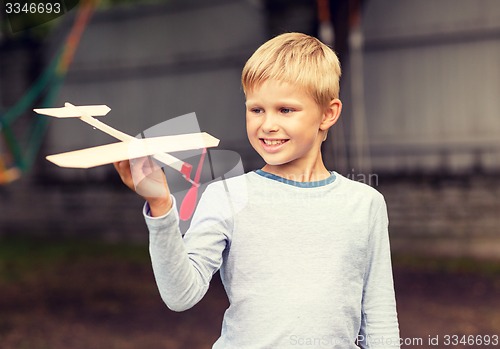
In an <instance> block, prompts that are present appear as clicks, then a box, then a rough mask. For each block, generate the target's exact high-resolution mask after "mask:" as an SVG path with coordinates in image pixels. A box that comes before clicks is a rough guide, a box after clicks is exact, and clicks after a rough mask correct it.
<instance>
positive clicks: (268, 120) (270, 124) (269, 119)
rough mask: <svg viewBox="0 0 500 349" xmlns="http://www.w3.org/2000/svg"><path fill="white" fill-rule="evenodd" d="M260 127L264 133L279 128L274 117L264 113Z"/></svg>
mask: <svg viewBox="0 0 500 349" xmlns="http://www.w3.org/2000/svg"><path fill="white" fill-rule="evenodd" d="M261 129H262V131H263V132H265V133H271V132H276V131H278V130H279V126H278V123H277V122H276V118H274V117H273V116H272V115H266V116H265V117H264V120H263V121H262V125H261Z"/></svg>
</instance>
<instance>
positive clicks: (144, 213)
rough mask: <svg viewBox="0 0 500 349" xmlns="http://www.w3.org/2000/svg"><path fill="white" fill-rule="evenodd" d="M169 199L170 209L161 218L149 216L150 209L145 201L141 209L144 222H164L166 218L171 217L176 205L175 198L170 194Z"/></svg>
mask: <svg viewBox="0 0 500 349" xmlns="http://www.w3.org/2000/svg"><path fill="white" fill-rule="evenodd" d="M170 198H171V199H172V207H171V208H170V210H169V211H168V212H167V213H165V214H164V215H163V216H157V217H153V216H151V208H150V207H149V204H148V202H147V201H146V202H145V203H144V207H143V208H142V214H143V215H144V218H145V219H146V220H152V221H155V220H164V219H165V218H167V217H168V216H170V215H172V214H173V213H172V212H173V211H175V208H176V207H177V205H176V201H175V197H174V196H173V195H172V194H170Z"/></svg>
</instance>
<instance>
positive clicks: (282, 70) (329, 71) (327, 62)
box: [241, 33, 341, 107]
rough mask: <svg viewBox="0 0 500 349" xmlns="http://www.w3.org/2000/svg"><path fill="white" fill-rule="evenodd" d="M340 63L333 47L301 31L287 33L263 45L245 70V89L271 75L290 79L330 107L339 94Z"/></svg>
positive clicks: (251, 58)
mask: <svg viewBox="0 0 500 349" xmlns="http://www.w3.org/2000/svg"><path fill="white" fill-rule="evenodd" d="M340 75H341V71H340V63H339V59H338V57H337V55H336V54H335V52H333V50H332V49H331V48H329V47H328V46H326V45H325V44H323V43H322V42H321V41H319V40H318V39H316V38H314V37H312V36H309V35H306V34H301V33H285V34H281V35H278V36H276V37H275V38H273V39H271V40H269V41H267V42H266V43H264V44H263V45H262V46H260V47H259V48H258V49H257V51H255V53H254V54H253V55H252V56H251V57H250V58H249V59H248V61H247V63H246V64H245V67H244V68H243V72H242V74H241V84H242V86H243V92H244V93H245V94H246V93H247V92H248V91H251V90H252V89H254V88H258V87H259V86H260V85H261V84H262V83H263V82H264V81H266V80H268V79H272V80H277V81H281V82H286V83H289V84H292V85H295V86H298V87H299V88H302V89H304V90H305V91H306V92H307V93H309V94H310V95H311V96H312V97H313V98H314V100H315V101H316V103H318V105H320V106H322V107H326V106H327V105H328V104H329V103H330V101H332V100H333V99H335V98H339V90H340V87H339V79H340Z"/></svg>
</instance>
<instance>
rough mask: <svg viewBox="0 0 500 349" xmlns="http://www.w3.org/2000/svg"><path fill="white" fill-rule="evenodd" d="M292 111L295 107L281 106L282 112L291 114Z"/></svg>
mask: <svg viewBox="0 0 500 349" xmlns="http://www.w3.org/2000/svg"><path fill="white" fill-rule="evenodd" d="M291 112H293V109H291V108H281V109H280V113H282V114H290V113H291Z"/></svg>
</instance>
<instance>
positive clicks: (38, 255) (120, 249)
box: [0, 238, 150, 283]
mask: <svg viewBox="0 0 500 349" xmlns="http://www.w3.org/2000/svg"><path fill="white" fill-rule="evenodd" d="M86 261H92V262H106V261H121V262H124V263H127V264H130V263H132V264H140V265H146V264H149V263H150V261H149V254H148V248H147V246H145V245H139V244H131V243H109V242H102V241H88V240H83V239H57V240H54V239H44V238H3V239H0V282H2V283H6V282H7V283H9V282H16V281H21V280H22V279H25V278H27V277H30V276H33V274H38V273H39V272H40V271H45V272H49V271H50V270H51V269H54V268H57V267H58V266H60V265H64V264H75V263H84V262H86Z"/></svg>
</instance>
